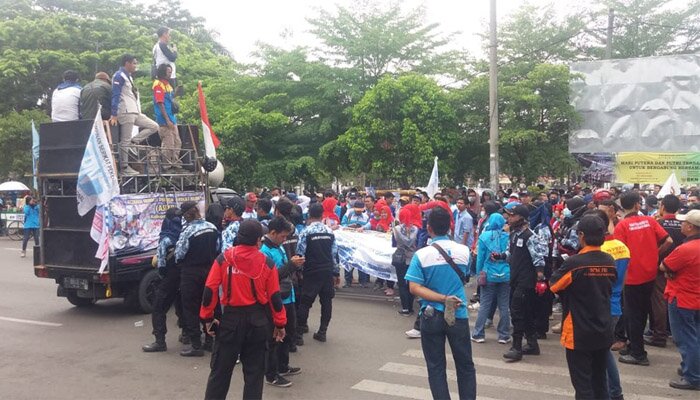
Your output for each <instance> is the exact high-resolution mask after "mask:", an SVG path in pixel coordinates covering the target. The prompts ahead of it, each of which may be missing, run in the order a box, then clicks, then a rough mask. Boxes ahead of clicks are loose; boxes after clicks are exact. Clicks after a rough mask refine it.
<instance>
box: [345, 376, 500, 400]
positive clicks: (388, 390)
mask: <svg viewBox="0 0 700 400" xmlns="http://www.w3.org/2000/svg"><path fill="white" fill-rule="evenodd" d="M352 388H353V389H355V390H361V391H363V392H370V393H376V394H381V395H384V396H396V397H401V398H404V399H414V400H432V399H433V396H432V394H430V389H427V388H422V387H418V386H408V385H397V384H395V383H386V382H379V381H373V380H371V379H363V380H361V381H360V382H359V383H358V384H356V385H355V386H353V387H352ZM450 397H452V398H453V399H458V398H459V394H457V393H455V392H450ZM477 397H478V399H479V400H500V399H494V398H492V397H484V396H482V395H477Z"/></svg>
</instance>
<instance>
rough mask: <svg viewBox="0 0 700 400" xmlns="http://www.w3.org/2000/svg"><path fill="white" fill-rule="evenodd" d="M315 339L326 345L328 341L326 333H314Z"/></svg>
mask: <svg viewBox="0 0 700 400" xmlns="http://www.w3.org/2000/svg"><path fill="white" fill-rule="evenodd" d="M314 339H315V340H318V341H319V342H322V343H324V342H325V341H326V332H316V333H314Z"/></svg>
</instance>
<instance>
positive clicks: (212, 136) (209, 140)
mask: <svg viewBox="0 0 700 400" xmlns="http://www.w3.org/2000/svg"><path fill="white" fill-rule="evenodd" d="M197 91H198V92H199V114H200V115H201V116H202V136H203V137H204V153H205V154H206V155H207V156H209V157H214V158H216V148H217V147H219V145H220V144H221V141H219V138H218V137H216V133H214V130H213V129H211V124H210V123H209V114H207V103H206V101H205V100H204V91H202V81H199V82H198V83H197Z"/></svg>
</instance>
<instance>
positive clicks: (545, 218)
mask: <svg viewBox="0 0 700 400" xmlns="http://www.w3.org/2000/svg"><path fill="white" fill-rule="evenodd" d="M551 219H552V211H551V204H549V203H543V204H542V205H541V206H539V207H537V208H536V209H535V211H532V212H530V219H529V222H530V228H532V229H535V228H536V227H537V226H538V225H540V224H547V225H549V221H550V220H551Z"/></svg>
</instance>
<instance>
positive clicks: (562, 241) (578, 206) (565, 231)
mask: <svg viewBox="0 0 700 400" xmlns="http://www.w3.org/2000/svg"><path fill="white" fill-rule="evenodd" d="M587 210H588V207H586V202H585V201H584V200H583V198H581V197H579V196H576V197H572V198H570V199H569V200H567V201H566V208H564V211H563V212H562V215H563V216H564V220H563V221H562V224H561V227H560V231H559V246H558V249H559V252H560V253H561V254H566V255H567V256H571V255H574V254H576V253H578V251H579V249H580V248H581V245H580V244H579V241H578V221H579V220H580V219H581V217H582V216H583V213H585V212H586V211H587Z"/></svg>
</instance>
